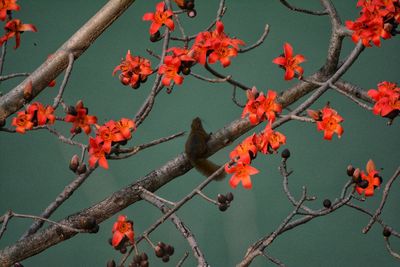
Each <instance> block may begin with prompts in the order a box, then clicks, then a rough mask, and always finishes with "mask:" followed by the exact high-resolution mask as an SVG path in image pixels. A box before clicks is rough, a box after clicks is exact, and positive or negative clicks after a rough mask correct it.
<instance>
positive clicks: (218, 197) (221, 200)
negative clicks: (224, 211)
mask: <svg viewBox="0 0 400 267" xmlns="http://www.w3.org/2000/svg"><path fill="white" fill-rule="evenodd" d="M217 200H218V202H219V203H225V202H226V197H225V196H224V195H222V194H218V196H217Z"/></svg>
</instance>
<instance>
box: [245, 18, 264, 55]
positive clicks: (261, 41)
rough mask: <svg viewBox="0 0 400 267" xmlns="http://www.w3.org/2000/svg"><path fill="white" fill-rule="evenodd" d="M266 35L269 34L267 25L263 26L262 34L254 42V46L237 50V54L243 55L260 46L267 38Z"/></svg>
mask: <svg viewBox="0 0 400 267" xmlns="http://www.w3.org/2000/svg"><path fill="white" fill-rule="evenodd" d="M268 33H269V25H268V24H265V27H264V32H263V33H262V35H261V37H260V39H258V41H257V42H255V43H254V44H252V45H250V46H248V47H244V48H241V49H239V51H238V52H239V53H244V52H247V51H250V50H252V49H254V48H256V47H258V46H260V45H261V44H262V43H263V42H264V41H265V38H267V36H268Z"/></svg>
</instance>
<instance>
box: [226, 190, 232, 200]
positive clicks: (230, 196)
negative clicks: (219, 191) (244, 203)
mask: <svg viewBox="0 0 400 267" xmlns="http://www.w3.org/2000/svg"><path fill="white" fill-rule="evenodd" d="M226 200H228V201H229V202H232V201H233V194H232V192H229V193H227V194H226Z"/></svg>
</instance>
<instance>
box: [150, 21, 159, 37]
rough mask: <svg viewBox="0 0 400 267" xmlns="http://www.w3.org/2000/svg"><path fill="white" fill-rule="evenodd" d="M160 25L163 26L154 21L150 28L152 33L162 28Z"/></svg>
mask: <svg viewBox="0 0 400 267" xmlns="http://www.w3.org/2000/svg"><path fill="white" fill-rule="evenodd" d="M160 27H161V25H160V24H158V23H155V22H152V23H151V26H150V30H149V31H150V34H155V33H156V32H157V31H158V30H159V29H160Z"/></svg>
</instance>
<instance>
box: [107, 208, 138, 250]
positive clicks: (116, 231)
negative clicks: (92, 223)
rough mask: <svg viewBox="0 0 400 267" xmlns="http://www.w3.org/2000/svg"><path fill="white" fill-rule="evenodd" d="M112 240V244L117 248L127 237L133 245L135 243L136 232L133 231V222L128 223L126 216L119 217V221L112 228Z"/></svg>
mask: <svg viewBox="0 0 400 267" xmlns="http://www.w3.org/2000/svg"><path fill="white" fill-rule="evenodd" d="M112 233H113V236H112V240H111V244H112V246H113V247H117V246H118V245H119V244H120V243H121V241H122V240H123V239H124V237H126V238H127V239H128V240H129V241H130V242H131V244H133V243H134V242H135V239H134V238H135V232H134V231H133V222H132V221H128V220H127V217H126V216H125V215H119V216H118V220H117V221H116V222H115V223H114V225H113V228H112Z"/></svg>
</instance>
